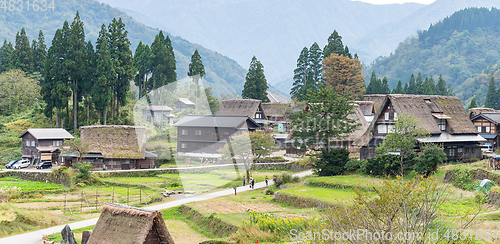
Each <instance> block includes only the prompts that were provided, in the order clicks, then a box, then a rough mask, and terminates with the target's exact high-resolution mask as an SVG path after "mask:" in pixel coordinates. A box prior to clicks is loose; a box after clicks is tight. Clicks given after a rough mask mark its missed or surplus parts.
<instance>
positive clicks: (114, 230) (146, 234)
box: [87, 203, 174, 244]
mask: <svg viewBox="0 0 500 244" xmlns="http://www.w3.org/2000/svg"><path fill="white" fill-rule="evenodd" d="M115 243H120V244H156V243H158V244H173V243H174V239H173V238H172V236H170V233H169V232H168V229H167V226H166V225H165V222H164V221H163V218H162V214H161V212H159V211H152V210H146V209H140V208H134V207H129V206H125V205H121V204H115V203H107V204H105V205H103V206H102V210H101V216H99V220H98V221H97V224H96V225H95V227H94V230H93V231H92V234H91V235H90V238H89V240H88V242H87V244H115Z"/></svg>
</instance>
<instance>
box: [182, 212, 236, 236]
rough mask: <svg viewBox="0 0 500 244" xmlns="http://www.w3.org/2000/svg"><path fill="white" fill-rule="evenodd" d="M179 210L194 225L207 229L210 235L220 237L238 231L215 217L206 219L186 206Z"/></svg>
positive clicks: (211, 216)
mask: <svg viewBox="0 0 500 244" xmlns="http://www.w3.org/2000/svg"><path fill="white" fill-rule="evenodd" d="M180 210H181V211H182V213H184V214H185V215H186V216H187V217H188V218H190V219H192V220H193V221H195V222H196V223H198V224H200V225H203V226H204V227H206V228H208V229H209V230H210V232H212V234H214V235H216V236H220V237H226V236H229V235H231V234H233V233H235V232H236V231H238V229H239V228H238V227H237V226H234V225H232V224H228V223H226V222H224V221H222V220H221V219H219V218H217V217H215V216H214V215H210V216H208V217H206V216H203V215H202V214H200V213H199V212H197V211H196V210H194V209H192V208H190V207H188V206H186V205H181V206H180Z"/></svg>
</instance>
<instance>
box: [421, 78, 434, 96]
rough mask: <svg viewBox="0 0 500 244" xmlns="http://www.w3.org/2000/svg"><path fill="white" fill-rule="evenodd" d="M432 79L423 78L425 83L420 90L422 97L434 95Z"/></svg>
mask: <svg viewBox="0 0 500 244" xmlns="http://www.w3.org/2000/svg"><path fill="white" fill-rule="evenodd" d="M434 88H435V85H434V79H432V76H431V78H430V79H429V78H427V77H425V81H424V84H423V88H422V95H434Z"/></svg>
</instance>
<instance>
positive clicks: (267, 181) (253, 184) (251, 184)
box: [243, 176, 269, 189]
mask: <svg viewBox="0 0 500 244" xmlns="http://www.w3.org/2000/svg"><path fill="white" fill-rule="evenodd" d="M245 184H246V180H245V176H243V186H245ZM248 184H249V186H250V188H252V189H254V187H255V180H254V179H253V177H250V180H249V181H248ZM268 184H269V179H268V178H267V176H266V186H267V185H268Z"/></svg>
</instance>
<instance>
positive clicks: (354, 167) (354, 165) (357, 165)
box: [344, 159, 366, 172]
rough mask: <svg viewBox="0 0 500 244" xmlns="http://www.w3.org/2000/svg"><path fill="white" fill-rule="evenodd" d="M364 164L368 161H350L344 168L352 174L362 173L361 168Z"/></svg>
mask: <svg viewBox="0 0 500 244" xmlns="http://www.w3.org/2000/svg"><path fill="white" fill-rule="evenodd" d="M364 163H366V159H363V160H358V159H350V160H349V161H347V163H346V164H345V166H344V168H345V170H346V171H350V172H354V171H361V167H362V166H363V164H364Z"/></svg>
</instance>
